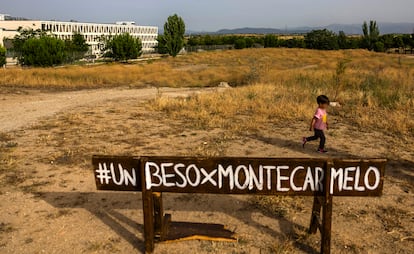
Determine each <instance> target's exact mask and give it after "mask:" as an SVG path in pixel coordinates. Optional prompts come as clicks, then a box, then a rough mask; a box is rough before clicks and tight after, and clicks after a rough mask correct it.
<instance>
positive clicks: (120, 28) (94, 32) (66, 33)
mask: <svg viewBox="0 0 414 254" xmlns="http://www.w3.org/2000/svg"><path fill="white" fill-rule="evenodd" d="M0 16H1V15H0ZM19 28H23V29H33V30H37V29H41V30H42V31H46V32H49V33H51V34H53V35H56V36H57V38H59V39H63V40H70V39H72V36H73V34H74V33H79V34H82V35H83V37H84V38H85V40H86V43H87V44H88V45H89V46H90V49H91V53H92V54H94V55H99V54H100V53H101V51H100V47H102V46H103V45H102V43H101V38H102V37H103V36H111V35H112V36H113V35H117V34H123V33H129V34H130V35H131V36H133V37H135V38H139V39H141V42H142V51H143V53H144V54H145V53H152V52H154V47H156V46H157V44H158V42H157V36H158V27H156V26H137V25H135V22H132V21H121V22H117V23H116V24H98V23H80V22H61V21H40V20H4V18H3V20H1V19H0V45H3V39H4V38H13V37H14V36H15V35H16V34H18V29H19Z"/></svg>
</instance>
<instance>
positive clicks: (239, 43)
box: [234, 37, 246, 49]
mask: <svg viewBox="0 0 414 254" xmlns="http://www.w3.org/2000/svg"><path fill="white" fill-rule="evenodd" d="M234 48H235V49H244V48H246V40H245V39H244V38H243V37H240V38H239V39H237V40H236V41H235V42H234Z"/></svg>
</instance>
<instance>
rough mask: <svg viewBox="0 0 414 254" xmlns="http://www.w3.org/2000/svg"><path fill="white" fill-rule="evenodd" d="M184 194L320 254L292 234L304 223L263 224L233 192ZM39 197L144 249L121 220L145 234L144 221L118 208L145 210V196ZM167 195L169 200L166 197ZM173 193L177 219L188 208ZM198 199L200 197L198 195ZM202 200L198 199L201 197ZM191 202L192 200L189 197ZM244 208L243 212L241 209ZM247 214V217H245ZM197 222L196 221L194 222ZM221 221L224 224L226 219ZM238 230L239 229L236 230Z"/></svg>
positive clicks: (85, 194) (196, 208)
mask: <svg viewBox="0 0 414 254" xmlns="http://www.w3.org/2000/svg"><path fill="white" fill-rule="evenodd" d="M185 195H197V196H199V197H200V198H202V197H203V196H204V195H208V196H210V198H209V197H207V198H206V199H207V200H208V202H209V204H208V207H209V209H206V208H205V206H201V205H194V206H191V209H187V211H201V212H218V213H220V212H221V213H227V214H228V215H230V216H232V217H234V218H236V219H237V220H239V221H241V222H242V223H246V224H249V225H252V226H254V227H256V228H258V229H260V230H262V231H263V232H265V233H266V234H269V235H271V236H272V237H274V238H276V239H279V240H281V241H282V240H283V239H291V240H292V241H293V242H294V246H295V247H296V248H298V249H300V250H301V251H303V252H306V253H311V254H312V253H319V252H318V251H317V250H315V249H314V248H313V247H311V246H309V245H307V244H306V243H302V242H300V241H297V240H295V239H292V238H294V236H293V237H292V232H294V231H295V229H296V231H297V230H299V231H303V232H307V228H305V227H304V226H302V225H299V224H297V223H295V222H294V221H290V220H288V219H287V218H284V217H279V216H277V215H273V216H272V215H269V214H267V213H266V216H268V217H273V218H274V219H277V220H278V222H279V225H280V228H281V231H282V232H277V231H275V230H273V229H272V228H270V227H268V226H267V225H263V224H261V223H259V222H257V221H255V220H254V219H253V217H252V216H253V213H256V212H258V211H259V210H258V209H257V208H255V207H253V206H252V204H251V203H249V202H247V201H241V200H240V199H235V198H234V197H233V196H231V195H220V200H219V201H218V199H215V198H214V196H216V195H212V194H185ZM38 196H39V197H40V198H41V199H43V200H45V201H46V202H47V203H49V204H50V205H52V206H54V207H56V208H65V209H67V208H84V209H86V210H87V211H89V212H90V213H91V214H93V215H94V216H95V217H96V218H98V219H100V220H101V221H102V222H103V223H105V224H106V225H107V226H108V227H109V228H111V229H112V230H113V231H114V232H116V233H117V234H118V235H119V236H120V237H122V238H124V239H125V240H126V241H128V242H129V243H130V244H131V246H133V247H134V248H135V249H136V250H138V251H140V252H144V251H145V246H144V241H143V239H138V238H137V237H136V236H135V235H134V233H133V232H131V231H129V230H128V229H127V228H126V227H125V226H123V225H122V224H121V223H119V222H122V223H124V224H126V225H128V226H129V227H132V228H137V229H138V230H139V232H141V233H142V234H144V233H143V224H142V223H143V222H141V223H139V222H137V221H136V220H135V219H132V218H129V217H127V216H125V215H123V214H121V213H119V212H117V211H116V210H119V209H137V210H139V211H141V210H142V199H141V194H140V193H128V192H118V193H116V192H40V193H38ZM211 197H212V198H211ZM166 198H168V199H170V200H165V199H166ZM171 198H173V197H172V196H167V197H166V196H164V198H163V199H164V203H168V206H169V207H168V209H169V210H171V211H172V220H173V221H174V211H185V210H184V209H183V206H180V205H179V204H176V205H174V202H171ZM197 199H198V198H197ZM198 200H199V199H198ZM190 201H191V200H190ZM212 202H219V203H220V204H222V203H226V204H232V203H238V204H239V205H240V206H241V207H244V208H246V209H244V208H243V209H239V210H237V209H236V210H235V209H232V208H231V207H230V208H228V209H227V211H224V210H222V209H216V207H217V208H221V206H220V204H212ZM97 207H99V208H97ZM241 210H242V212H241ZM310 212H311V208H309V218H310ZM242 213H244V214H242ZM246 213H247V216H246ZM192 222H194V221H192ZM222 223H225V222H224V221H223V222H222ZM236 233H237V232H236Z"/></svg>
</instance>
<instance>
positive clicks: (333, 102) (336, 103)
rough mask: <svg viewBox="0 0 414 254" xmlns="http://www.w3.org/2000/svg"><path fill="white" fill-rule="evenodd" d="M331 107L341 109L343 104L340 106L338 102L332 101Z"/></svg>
mask: <svg viewBox="0 0 414 254" xmlns="http://www.w3.org/2000/svg"><path fill="white" fill-rule="evenodd" d="M329 106H331V107H334V108H335V107H340V106H341V104H339V102H337V101H331V102H330V103H329Z"/></svg>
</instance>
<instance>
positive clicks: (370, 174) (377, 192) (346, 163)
mask: <svg viewBox="0 0 414 254" xmlns="http://www.w3.org/2000/svg"><path fill="white" fill-rule="evenodd" d="M386 163H387V160H385V159H369V160H368V159H360V160H352V159H341V160H339V159H335V160H333V164H332V166H331V170H330V174H331V175H330V177H329V178H330V184H329V188H330V193H331V194H333V195H334V196H381V195H382V189H383V184H384V174H385V166H386Z"/></svg>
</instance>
